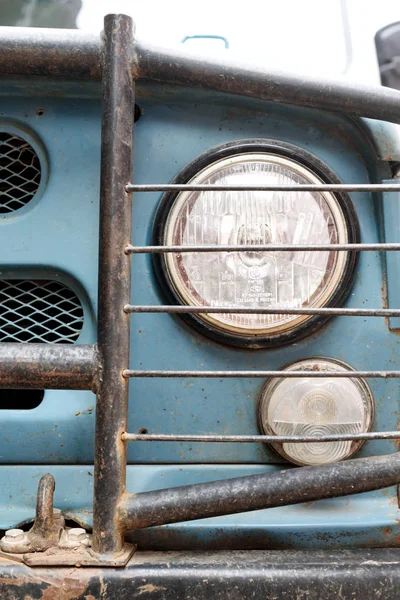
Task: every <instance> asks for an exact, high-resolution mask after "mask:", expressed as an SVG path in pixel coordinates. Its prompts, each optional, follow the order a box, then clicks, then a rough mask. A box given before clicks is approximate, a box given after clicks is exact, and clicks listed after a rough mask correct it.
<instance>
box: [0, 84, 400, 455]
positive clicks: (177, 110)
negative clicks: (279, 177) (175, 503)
mask: <svg viewBox="0 0 400 600" xmlns="http://www.w3.org/2000/svg"><path fill="white" fill-rule="evenodd" d="M138 102H139V104H140V105H141V107H142V110H143V114H142V117H141V119H140V121H139V122H138V124H137V126H136V146H135V173H136V175H135V178H136V181H137V182H151V181H158V182H167V181H170V180H171V179H172V178H173V177H174V176H175V175H176V173H177V172H178V171H179V170H180V169H181V168H183V167H184V166H185V165H186V164H187V163H188V162H189V161H190V160H192V159H193V158H195V157H196V156H198V155H199V154H201V153H202V152H204V151H205V150H207V149H209V148H211V147H213V146H216V145H219V144H221V143H224V142H229V141H232V140H235V139H240V138H249V137H265V138H276V139H281V140H285V141H288V142H291V143H294V144H297V145H298V146H301V147H303V148H306V149H307V150H308V151H310V152H313V153H314V154H315V155H317V156H318V157H319V158H321V159H322V160H323V161H325V162H326V163H327V164H328V166H329V167H330V168H331V169H332V170H334V171H335V172H336V174H337V175H338V177H339V178H340V179H341V180H342V181H344V182H367V181H368V180H369V179H374V178H376V177H377V175H376V167H377V165H376V159H375V157H374V154H373V152H372V148H371V146H370V145H369V143H368V142H367V141H366V138H365V137H364V134H363V133H362V131H361V129H359V128H358V127H357V126H356V125H355V124H353V123H352V122H350V121H348V120H346V119H344V118H342V117H339V116H335V115H328V114H325V113H319V112H315V111H310V110H300V109H297V108H290V109H289V108H287V107H282V106H279V105H274V106H272V105H268V104H265V103H264V104H263V103H260V102H252V101H250V100H243V99H237V100H236V99H234V97H233V96H230V97H224V96H223V95H213V96H212V101H210V96H209V95H208V94H207V93H206V92H196V93H194V92H191V91H180V90H173V89H171V88H167V87H164V88H156V89H152V88H149V87H145V86H144V87H143V88H142V90H141V91H140V90H139V94H138ZM39 107H40V108H41V109H42V110H43V115H42V116H41V117H37V116H36V110H37V108H39ZM1 113H2V116H3V118H7V119H11V120H12V121H13V123H14V124H15V123H16V124H18V123H21V124H23V126H24V127H30V128H31V129H32V130H33V131H34V132H35V133H36V135H38V136H39V138H40V139H41V141H42V143H43V145H44V146H45V148H46V150H47V153H48V156H49V174H50V176H49V181H48V185H47V188H46V190H45V191H44V194H43V196H42V198H41V200H40V202H38V203H37V205H36V206H35V207H34V208H33V209H32V210H30V211H29V212H26V213H25V214H22V215H20V216H18V215H15V217H12V218H10V219H3V220H2V222H1V223H0V228H1V232H0V233H1V235H0V256H1V263H2V265H3V270H4V272H6V271H7V270H10V269H19V268H23V269H25V270H27V269H30V268H32V269H38V268H40V269H46V270H51V271H52V272H55V273H60V274H61V276H63V277H70V278H72V279H73V280H74V281H75V282H76V285H78V286H80V288H81V289H82V291H83V293H84V294H86V296H87V302H88V307H90V309H91V310H92V313H93V314H95V312H96V296H97V244H98V238H97V227H98V192H99V187H98V181H99V142H100V106H99V100H98V99H96V98H93V99H91V98H87V99H85V98H68V99H63V98H59V97H52V98H50V97H48V98H45V97H41V98H40V99H35V98H30V99H24V98H22V97H15V98H13V99H12V101H11V102H10V101H7V100H6V99H4V98H3V99H2V108H1ZM0 116H1V115H0ZM159 197H160V194H151V195H146V194H136V195H135V197H134V198H133V208H134V216H133V242H134V243H140V244H144V243H147V242H148V241H149V238H150V232H151V227H152V218H153V214H154V210H155V208H156V205H157V203H158V201H159ZM353 200H354V203H355V205H356V208H357V212H358V215H359V219H360V222H361V229H362V238H363V241H371V242H373V241H377V240H378V239H379V235H380V233H379V232H380V227H381V226H380V223H379V221H377V219H376V211H375V206H374V204H373V202H372V200H371V198H370V196H369V195H368V194H354V195H353ZM132 266H133V278H132V300H133V302H134V303H136V302H138V303H144V304H152V303H160V302H162V297H161V292H160V289H159V287H158V285H157V283H156V282H155V280H154V275H153V272H152V266H151V261H150V258H149V257H148V256H135V257H133V258H132ZM381 287H382V264H381V261H380V257H379V255H378V254H377V253H368V254H364V255H363V256H362V257H361V260H360V263H359V268H358V274H357V278H356V283H355V286H354V288H353V290H352V293H351V295H350V297H349V300H348V302H347V305H348V306H350V307H357V306H376V307H379V306H382V296H381ZM88 310H89V309H88ZM94 340H95V323H94V320H92V321H91V322H90V326H89V327H88V328H87V331H86V334H85V336H82V338H81V340H80V341H82V342H84V341H88V342H90V341H94ZM398 342H399V340H398V339H397V338H396V336H394V335H393V334H391V333H390V332H389V331H388V330H387V328H386V325H385V322H384V320H383V319H374V318H368V319H361V318H353V319H349V318H346V317H341V318H336V319H334V320H332V321H331V322H330V324H329V325H328V326H327V327H325V329H324V330H323V331H321V332H319V333H318V334H316V335H314V336H313V337H311V338H309V339H307V340H304V341H302V342H300V343H298V344H293V345H291V346H287V347H284V348H281V349H278V350H273V351H272V350H270V351H265V350H264V351H257V352H250V351H240V350H237V349H231V348H226V347H224V346H222V345H217V344H214V343H213V342H210V341H209V340H207V339H206V338H204V337H202V336H200V335H199V334H197V333H195V332H194V331H192V330H191V329H190V328H189V327H187V326H186V325H183V323H182V321H181V320H180V319H179V318H175V317H171V316H168V315H134V316H133V317H132V358H131V366H132V367H133V368H136V367H137V368H166V369H174V368H176V369H186V368H190V369H191V368H198V369H225V368H230V369H243V368H245V369H264V368H279V367H281V366H282V365H284V364H286V363H288V362H290V361H292V360H296V359H300V358H304V357H307V356H312V355H326V356H334V357H336V358H339V359H342V360H345V361H347V362H349V363H350V364H351V365H352V366H353V367H355V368H362V369H364V368H365V369H368V368H378V367H379V368H392V367H393V366H394V365H395V361H396V351H397V343H398ZM171 349H173V351H171ZM261 385H262V382H261V381H259V380H254V379H249V380H234V379H232V380H222V381H219V380H210V381H207V380H193V381H190V380H185V381H180V380H168V381H166V380H163V381H158V380H139V379H138V380H136V381H133V382H132V383H131V401H130V411H129V428H130V430H131V431H137V430H138V429H140V428H142V427H145V428H147V429H148V430H149V431H152V432H166V433H171V432H175V433H187V432H193V433H207V432H210V433H243V434H247V433H257V427H256V419H255V403H256V398H257V394H258V392H259V389H260V387H261ZM371 387H372V389H373V392H374V394H375V397H376V401H377V408H378V410H377V419H376V423H375V427H376V428H379V429H393V428H395V427H396V424H397V419H398V414H397V413H398V403H399V393H398V392H399V387H398V383H397V382H396V381H395V380H394V381H386V382H385V381H372V382H371ZM93 403H94V397H93V396H92V394H90V393H84V392H55V391H54V392H47V393H46V399H45V402H44V403H43V404H42V405H41V406H40V407H39V408H38V409H35V410H33V411H30V412H29V413H26V414H24V415H21V413H20V412H18V414H17V413H16V412H12V411H10V412H4V413H2V414H1V415H0V416H1V419H2V426H3V427H2V429H3V431H6V432H7V438H6V439H5V438H4V437H3V438H2V439H1V437H0V456H2V460H3V461H4V462H17V463H18V462H23V463H30V462H33V463H40V462H42V463H49V462H54V463H57V462H59V463H74V462H81V463H90V462H92V460H93V446H92V440H93V423H94V415H93V413H94V411H90V410H89V409H90V408H91V407H93ZM27 440H29V445H26V444H27ZM393 449H394V446H393V444H392V443H391V442H374V443H370V444H368V445H366V446H365V447H364V449H363V450H362V451H361V454H362V455H369V454H378V453H385V452H390V451H392V450H393ZM129 460H130V461H131V462H139V463H157V462H163V463H179V462H184V463H185V462H186V463H194V462H195V463H196V462H197V463H207V462H208V463H232V464H234V463H265V462H278V461H280V460H281V459H280V458H277V457H276V456H275V455H274V454H272V453H271V452H270V451H269V450H268V449H266V448H264V447H262V446H259V445H252V444H248V445H228V444H223V445H211V444H209V445H206V444H203V445H202V444H153V445H150V444H147V443H141V444H136V445H133V444H131V445H130V446H129Z"/></svg>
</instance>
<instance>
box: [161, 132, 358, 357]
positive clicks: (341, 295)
mask: <svg viewBox="0 0 400 600" xmlns="http://www.w3.org/2000/svg"><path fill="white" fill-rule="evenodd" d="M245 153H246V154H249V153H269V154H275V155H279V156H282V157H283V158H288V159H290V160H292V161H295V162H297V163H298V164H300V165H301V166H304V167H306V168H307V169H309V170H310V171H312V172H313V173H314V174H315V175H316V176H318V177H319V178H320V179H321V180H322V181H323V183H331V184H335V183H338V184H340V183H342V182H341V181H340V180H339V179H338V177H337V176H336V175H335V174H334V173H333V171H331V169H330V168H329V167H328V166H327V165H326V164H324V163H323V162H322V161H321V160H319V159H318V158H317V157H316V156H314V155H313V154H311V153H310V152H307V151H306V150H304V149H302V148H299V147H298V146H294V145H292V144H288V143H286V142H281V141H278V140H269V139H248V140H238V141H235V142H230V143H228V144H224V145H223V146H219V147H217V148H213V149H211V150H208V151H207V152H205V153H204V154H201V155H200V156H199V157H197V158H196V159H194V160H193V161H192V162H191V163H189V164H188V165H187V166H186V167H184V169H182V171H180V173H178V175H177V176H176V177H175V178H174V179H173V181H172V182H171V183H179V184H184V183H188V182H189V181H190V180H191V179H192V178H193V177H194V176H196V175H197V174H198V173H199V172H200V171H202V170H203V169H204V168H206V167H208V166H209V165H211V164H213V163H215V162H217V161H219V160H221V159H224V158H229V157H231V156H235V155H238V154H245ZM179 194H180V192H166V193H164V194H163V196H162V197H161V200H160V202H159V205H158V207H157V210H156V213H155V217H154V224H153V230H152V240H151V244H152V245H164V243H165V242H164V236H165V227H166V223H167V218H168V215H169V212H170V210H171V208H172V206H173V204H174V202H175V200H176V198H177V197H178V195H179ZM333 195H334V197H335V198H336V200H337V201H338V203H339V205H340V208H341V210H342V213H343V217H344V220H345V226H346V229H347V232H348V242H349V243H359V242H360V227H359V222H358V217H357V213H356V210H355V208H354V205H353V202H352V201H351V199H350V196H349V195H348V194H347V193H345V192H335V193H334V194H333ZM358 254H359V253H358V252H347V257H346V264H345V267H344V269H343V274H342V278H341V280H340V281H339V282H338V285H337V287H336V290H335V291H334V292H333V294H332V296H331V298H330V299H329V301H328V302H327V303H326V304H325V305H324V306H326V307H331V308H332V307H335V306H338V305H341V304H342V303H343V302H344V301H345V299H346V298H347V296H348V295H349V293H350V291H351V287H352V283H353V280H354V275H355V270H356V266H357V261H358ZM152 261H153V266H154V271H155V274H156V277H157V280H158V281H159V283H160V285H161V288H162V291H163V295H164V297H165V300H166V302H168V303H169V304H176V305H182V300H181V298H180V296H179V294H178V293H177V292H176V291H175V289H174V284H173V282H172V281H171V279H170V277H169V273H168V270H167V267H166V261H165V255H164V254H153V255H152ZM178 318H179V319H181V320H183V321H185V322H186V323H187V324H189V325H190V326H192V327H194V328H195V329H196V330H197V331H198V332H200V333H202V334H203V335H205V336H206V337H208V338H211V339H212V340H214V341H216V342H219V343H221V344H224V345H229V346H236V347H240V348H250V349H257V348H274V347H277V346H283V345H285V344H290V343H293V342H295V341H299V340H301V339H303V338H305V337H308V336H310V335H312V334H313V333H315V332H316V331H317V330H319V329H321V327H323V326H324V325H325V324H326V323H327V322H328V321H329V320H330V319H331V318H332V317H330V316H323V315H322V316H321V315H314V316H311V317H310V318H309V319H308V320H307V321H304V322H303V323H300V324H299V325H298V326H296V327H294V328H293V329H290V330H288V331H285V332H282V333H277V334H272V335H265V333H262V334H252V335H245V334H244V335H243V334H234V333H230V332H226V331H223V330H222V329H219V328H218V327H216V326H214V325H213V324H211V323H209V322H207V321H205V320H203V319H202V318H201V317H200V316H199V315H195V314H180V315H179V316H178Z"/></svg>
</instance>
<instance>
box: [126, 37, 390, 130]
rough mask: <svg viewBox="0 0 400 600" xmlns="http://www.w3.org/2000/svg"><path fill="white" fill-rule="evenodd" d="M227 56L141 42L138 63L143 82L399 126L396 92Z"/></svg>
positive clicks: (137, 56) (137, 54)
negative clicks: (206, 91)
mask: <svg viewBox="0 0 400 600" xmlns="http://www.w3.org/2000/svg"><path fill="white" fill-rule="evenodd" d="M226 54H227V55H228V56H222V55H221V54H219V55H218V59H212V58H211V57H210V58H208V57H199V55H198V54H196V55H193V54H192V55H191V54H190V53H189V52H187V51H186V48H184V47H182V48H181V47H180V46H178V47H174V48H159V47H157V46H152V45H151V44H149V43H148V42H146V43H141V42H140V40H139V41H138V45H137V49H136V56H135V58H136V60H137V65H138V76H139V77H140V78H142V77H143V78H145V79H149V80H155V81H162V82H169V83H172V84H177V85H185V86H190V87H194V88H206V89H210V90H215V91H220V92H227V93H230V94H237V95H242V96H249V97H252V98H260V99H262V100H267V101H271V102H278V103H279V104H294V105H296V106H308V107H310V108H321V109H325V110H333V111H342V112H344V113H346V114H349V115H358V116H361V117H370V118H372V119H381V120H383V121H392V122H393V123H400V94H399V92H398V91H397V90H393V89H390V88H387V87H383V86H378V85H376V86H367V85H364V84H359V83H355V82H354V81H351V82H350V81H349V80H347V79H346V78H344V77H342V78H337V79H333V78H327V77H321V76H318V77H315V76H314V77H313V76H310V74H308V73H304V72H303V73H302V72H301V71H299V70H296V72H291V73H288V72H285V71H282V70H280V69H273V68H266V67H265V63H261V61H259V62H258V63H257V62H252V63H245V62H241V61H238V60H235V59H234V58H233V57H231V56H230V55H229V52H228V53H226ZM266 110H267V108H266Z"/></svg>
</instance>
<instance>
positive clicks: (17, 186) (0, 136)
mask: <svg viewBox="0 0 400 600" xmlns="http://www.w3.org/2000/svg"><path fill="white" fill-rule="evenodd" d="M41 175H42V172H41V167H40V160H39V157H38V155H37V154H36V152H35V150H34V149H33V148H32V146H31V145H30V144H29V143H28V142H27V141H26V140H24V139H22V138H21V137H19V136H17V135H14V134H12V133H7V132H5V131H0V214H7V213H11V212H14V211H16V210H18V209H20V208H23V207H24V206H25V205H26V204H28V202H30V201H31V200H32V198H33V197H34V195H35V194H36V192H37V190H38V189H39V186H40V181H41Z"/></svg>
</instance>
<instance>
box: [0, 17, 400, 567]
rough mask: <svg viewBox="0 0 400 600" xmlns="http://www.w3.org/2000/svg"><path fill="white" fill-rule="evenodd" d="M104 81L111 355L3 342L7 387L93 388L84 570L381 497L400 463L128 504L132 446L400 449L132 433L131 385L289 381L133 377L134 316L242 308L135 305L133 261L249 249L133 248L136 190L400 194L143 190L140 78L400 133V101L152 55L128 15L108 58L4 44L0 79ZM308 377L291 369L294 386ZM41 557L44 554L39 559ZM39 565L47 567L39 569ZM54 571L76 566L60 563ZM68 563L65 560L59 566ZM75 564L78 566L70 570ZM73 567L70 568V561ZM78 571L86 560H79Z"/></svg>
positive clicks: (104, 230) (105, 286) (190, 490)
mask: <svg viewBox="0 0 400 600" xmlns="http://www.w3.org/2000/svg"><path fill="white" fill-rule="evenodd" d="M27 72H29V73H30V74H33V75H37V76H51V77H52V78H54V77H62V78H75V79H76V78H82V79H102V81H103V114H102V148H101V191H100V196H101V197H100V245H99V282H98V283H99V310H98V345H97V346H82V345H78V346H67V345H57V346H52V345H45V344H32V345H25V344H0V385H1V387H2V388H13V387H26V388H37V387H41V388H42V387H44V388H51V389H88V390H92V391H94V392H95V393H96V394H97V409H96V440H95V441H96V454H95V489H94V521H93V548H92V551H91V552H89V551H88V552H87V553H86V556H85V558H84V560H83V559H80V564H96V565H100V564H101V565H119V566H122V565H124V564H126V562H127V561H128V559H129V556H130V555H131V553H132V552H133V550H134V548H132V547H129V546H127V545H125V544H124V534H125V532H126V531H127V530H129V529H132V528H141V527H149V526H153V525H162V524H166V523H172V522H177V521H183V520H191V519H198V518H204V517H210V516H217V515H223V514H232V513H237V512H243V511H249V510H258V509H261V508H268V507H273V506H282V505H288V504H294V503H298V502H304V501H312V500H317V499H320V498H328V497H335V496H343V495H346V494H354V493H360V492H365V491H369V490H375V489H379V488H383V487H388V486H390V485H393V484H396V483H399V482H400V454H393V455H390V456H382V457H373V458H364V459H355V460H349V461H346V462H343V463H338V464H330V465H325V466H320V467H303V468H301V469H290V470H286V471H283V472H279V473H275V474H273V475H271V474H268V475H254V476H248V477H240V478H236V479H231V480H226V481H222V482H221V481H217V482H209V483H204V484H198V485H189V486H183V487H180V488H173V489H167V490H159V491H153V492H145V493H140V494H128V493H127V492H126V491H125V475H126V442H128V441H147V442H150V441H155V440H156V441H194V442H239V443H247V442H268V441H272V440H273V441H274V442H293V443H304V442H311V441H312V442H316V441H318V442H323V441H339V440H360V439H362V440H369V439H375V440H381V439H400V432H399V431H391V432H370V433H363V434H353V435H328V436H281V437H276V436H274V437H273V438H272V437H271V436H262V435H258V436H257V435H253V436H250V435H241V436H240V435H239V436H236V435H235V436H233V435H164V434H157V435H151V434H148V435H141V434H132V433H127V432H126V428H127V413H128V384H129V379H130V378H132V377H205V378H208V377H218V378H221V377H262V378H265V377H279V376H281V375H282V372H281V371H251V370H246V371H161V370H160V371H158V370H154V371H149V370H141V371H137V370H131V369H129V368H128V367H129V356H130V348H129V320H130V317H129V315H130V314H131V313H134V312H149V313H150V312H163V313H189V312H191V313H202V312H204V313H211V312H215V313H223V312H228V311H229V312H235V309H233V308H232V307H229V308H228V307H223V306H222V307H213V308H212V309H210V308H204V307H196V306H134V305H132V304H130V303H129V300H130V298H129V296H130V285H131V279H130V270H131V265H130V255H132V254H136V253H146V252H148V253H162V252H168V253H170V252H213V251H215V250H218V251H232V250H234V251H240V250H245V249H246V246H243V245H236V246H183V247H182V246H139V247H135V246H132V245H131V243H130V242H131V224H132V204H131V201H130V200H131V199H130V194H131V193H132V192H135V191H141V192H155V191H171V190H175V191H178V190H202V191H210V190H241V189H252V190H268V191H274V190H279V191H282V192H284V191H306V190H308V191H333V192H334V191H351V192H360V191H370V192H383V191H385V192H397V191H398V190H399V187H398V184H395V183H394V184H384V185H358V184H340V185H339V184H338V185H331V184H329V185H322V184H321V185H290V186H279V185H277V186H270V185H269V186H246V187H245V188H243V186H211V185H201V186H199V185H176V184H167V185H158V184H156V185H134V184H132V183H130V182H131V181H132V158H133V115H134V106H135V95H134V91H135V80H136V79H138V78H145V79H146V78H147V79H152V80H158V81H164V82H172V83H175V84H181V85H194V86H197V87H205V88H209V89H212V90H218V91H224V92H229V93H234V94H241V95H247V96H251V97H256V98H261V99H264V100H268V101H273V102H283V103H287V104H297V105H300V106H308V107H313V108H319V109H326V110H339V111H344V112H346V113H347V114H352V115H358V116H363V117H371V118H375V119H381V120H386V121H391V122H395V123H399V122H400V93H399V92H397V91H394V90H390V89H387V88H380V87H367V86H361V85H358V86H350V85H348V84H347V83H345V82H343V81H339V82H335V81H331V80H320V79H312V78H309V77H305V78H304V77H298V76H292V75H286V74H283V73H281V72H277V71H275V72H272V71H263V70H258V69H255V68H253V67H249V66H246V65H237V64H236V63H235V64H233V63H230V62H229V61H227V60H224V61H222V62H219V63H218V65H217V64H215V63H213V62H211V61H208V60H202V61H198V60H196V59H194V58H191V57H188V56H186V55H184V54H180V53H179V52H173V51H165V50H159V49H156V48H151V47H144V46H142V45H140V44H139V43H137V42H136V41H135V39H134V33H133V25H132V21H131V19H130V18H129V17H127V16H125V15H108V16H106V18H105V22H104V46H103V47H102V46H101V41H100V38H97V37H95V36H88V35H87V34H84V33H82V32H79V31H62V30H54V31H53V30H43V29H41V30H37V31H35V30H31V29H26V30H23V32H22V33H21V30H16V29H14V28H3V31H2V33H1V34H0V75H3V76H5V75H9V74H12V75H16V74H21V75H22V74H23V75H26V73H27ZM251 248H252V250H257V251H269V252H274V251H278V250H279V251H293V250H304V251H318V250H330V251H343V250H351V251H356V252H360V251H381V252H387V251H399V250H400V244H396V243H385V244H383V243H382V244H368V243H363V244H361V243H360V244H337V245H332V246H331V245H315V246H310V245H290V246H282V245H258V246H254V245H252V246H251ZM236 312H238V313H239V312H241V313H247V314H249V313H269V314H271V313H272V314H282V313H283V314H307V315H314V314H316V315H343V316H373V317H389V316H400V309H390V310H389V309H346V308H324V309H274V308H271V309H248V308H246V309H243V308H241V309H236ZM303 373H304V372H303V371H297V372H294V371H292V372H288V371H285V377H298V376H301V375H302V374H303ZM327 375H329V376H333V377H348V373H346V372H326V371H324V372H323V373H321V372H317V371H316V372H310V371H307V377H319V376H324V377H326V376H327ZM351 377H371V378H375V377H379V378H390V377H393V378H399V377H400V371H386V370H385V371H381V370H376V371H354V372H352V373H351ZM39 554H40V553H38V556H39ZM32 560H33V562H29V563H28V564H43V563H40V558H39V559H37V560H36V562H35V560H34V559H32V557H31V561H32ZM52 560H53V563H52V564H76V560H77V559H76V557H75V558H71V559H70V560H71V561H72V562H70V563H68V560H67V559H65V556H64V557H63V559H61V558H60V559H58V558H57V556H56V555H55V556H54V557H53V559H52ZM58 560H59V562H57V561H58ZM66 560H67V562H65V561H66ZM62 561H64V562H62ZM74 561H75V562H74Z"/></svg>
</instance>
